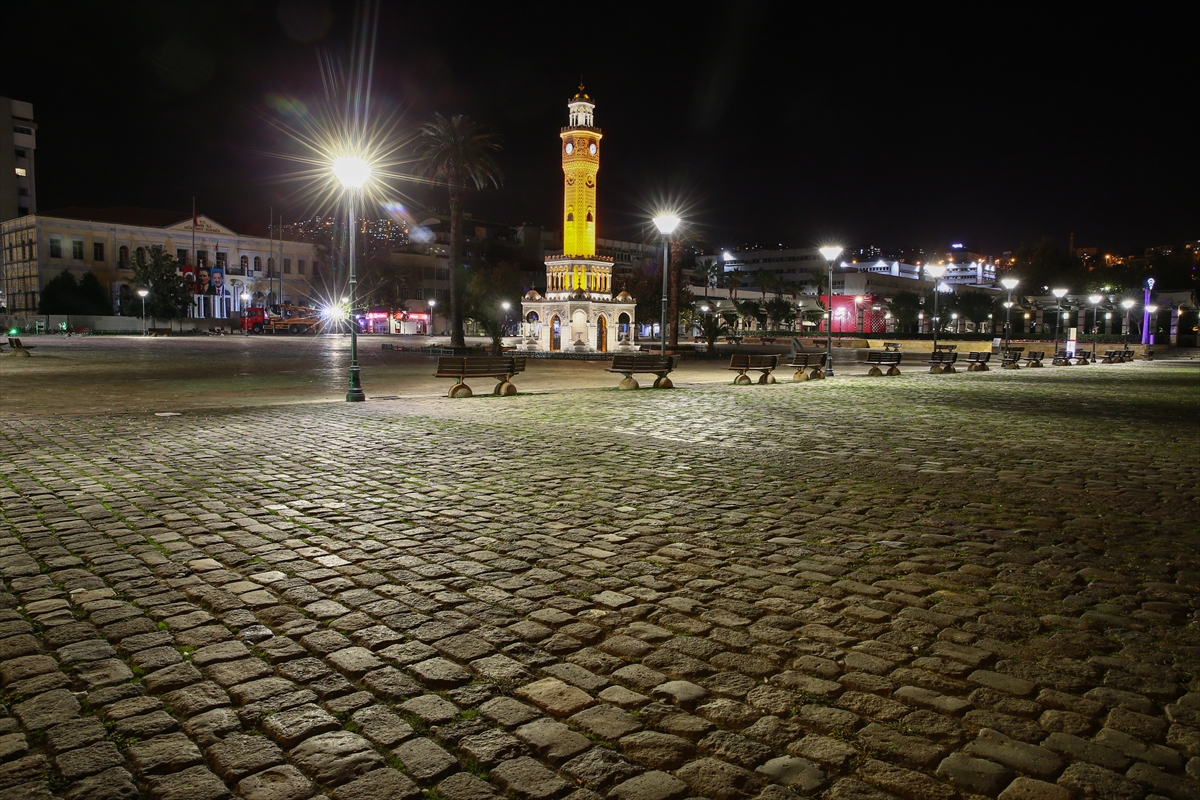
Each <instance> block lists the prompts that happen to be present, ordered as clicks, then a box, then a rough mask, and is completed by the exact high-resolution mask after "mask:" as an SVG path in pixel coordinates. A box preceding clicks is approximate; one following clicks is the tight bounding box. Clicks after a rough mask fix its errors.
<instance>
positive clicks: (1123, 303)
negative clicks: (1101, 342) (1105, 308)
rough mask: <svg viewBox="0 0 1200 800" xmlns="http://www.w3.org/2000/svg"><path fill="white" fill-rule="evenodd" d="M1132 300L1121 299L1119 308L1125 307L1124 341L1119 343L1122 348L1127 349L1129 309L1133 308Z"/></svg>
mask: <svg viewBox="0 0 1200 800" xmlns="http://www.w3.org/2000/svg"><path fill="white" fill-rule="evenodd" d="M1133 306H1134V301H1133V300H1122V301H1121V308H1123V309H1125V341H1123V342H1122V343H1121V349H1122V350H1128V349H1129V310H1130V309H1131V308H1133Z"/></svg>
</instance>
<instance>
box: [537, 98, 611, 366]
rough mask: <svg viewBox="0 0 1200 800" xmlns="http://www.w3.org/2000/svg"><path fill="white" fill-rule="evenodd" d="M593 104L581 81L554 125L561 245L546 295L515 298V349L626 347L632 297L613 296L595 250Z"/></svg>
mask: <svg viewBox="0 0 1200 800" xmlns="http://www.w3.org/2000/svg"><path fill="white" fill-rule="evenodd" d="M595 108H596V104H595V103H594V102H592V98H591V97H590V96H588V94H587V93H586V92H584V90H583V87H582V86H580V87H579V91H578V92H576V93H575V96H574V97H572V98H571V99H570V100H568V101H567V110H568V123H569V124H568V125H567V126H566V127H565V128H562V129H560V130H559V133H558V137H559V140H560V141H559V155H560V157H561V158H562V170H563V210H562V225H563V248H562V253H561V254H560V255H553V256H550V257H549V258H547V259H546V295H545V296H544V297H543V296H542V295H541V294H539V293H538V292H536V291H531V292H529V293H527V294H526V295H525V299H524V301H523V302H522V304H521V308H522V314H523V316H524V318H525V338H524V341H523V343H522V345H521V349H525V350H542V351H556V350H563V351H567V350H571V351H575V352H608V351H612V350H628V349H631V348H632V334H633V312H634V307H635V303H634V299H633V298H632V297H630V296H629V295H628V294H626V293H625V292H621V293H620V294H618V295H617V297H616V298H615V299H614V298H613V294H612V280H613V260H612V259H611V258H608V257H605V256H601V255H597V254H596V175H597V173H599V172H600V139H601V137H602V136H603V134H601V132H600V129H599V128H597V127H596V126H595V124H594V120H593V119H592V112H593V111H594V110H595Z"/></svg>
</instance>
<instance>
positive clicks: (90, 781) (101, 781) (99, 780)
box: [0, 767, 140, 800]
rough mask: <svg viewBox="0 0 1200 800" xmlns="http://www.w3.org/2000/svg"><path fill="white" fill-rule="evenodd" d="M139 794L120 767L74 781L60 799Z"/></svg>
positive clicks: (124, 799)
mask: <svg viewBox="0 0 1200 800" xmlns="http://www.w3.org/2000/svg"><path fill="white" fill-rule="evenodd" d="M139 794H140V793H139V792H138V788H137V786H136V785H135V784H134V782H133V776H132V775H130V774H129V771H128V770H126V769H124V768H122V767H112V768H111V769H106V770H104V771H103V772H99V773H97V774H95V775H91V776H89V777H87V778H83V779H82V780H79V781H76V782H75V784H74V785H73V786H71V787H70V788H69V789H67V790H66V791H65V792H64V793H63V794H62V797H63V798H65V800H109V799H110V798H111V800H133V798H136V797H138V796H139ZM0 796H3V795H0ZM31 797H34V795H32V794H31V795H27V796H26V797H24V798H22V800H29V798H31ZM47 797H49V795H47Z"/></svg>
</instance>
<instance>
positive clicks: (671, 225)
mask: <svg viewBox="0 0 1200 800" xmlns="http://www.w3.org/2000/svg"><path fill="white" fill-rule="evenodd" d="M682 221H683V220H681V219H680V218H679V217H677V216H675V215H674V214H660V215H658V216H657V217H655V218H654V219H653V222H654V227H656V228H658V232H659V233H661V234H662V237H663V267H662V274H663V291H662V324H661V325H660V327H659V333H658V338H659V353H660V354H662V355H664V356H665V355H666V354H667V270H669V269H670V264H671V234H672V233H674V232H675V229H676V228H678V227H679V223H680V222H682Z"/></svg>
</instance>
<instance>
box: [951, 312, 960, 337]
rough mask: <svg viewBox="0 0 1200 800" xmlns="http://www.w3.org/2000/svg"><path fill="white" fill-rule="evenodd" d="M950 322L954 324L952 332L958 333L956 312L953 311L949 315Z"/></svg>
mask: <svg viewBox="0 0 1200 800" xmlns="http://www.w3.org/2000/svg"><path fill="white" fill-rule="evenodd" d="M950 320H951V321H952V322H953V323H954V332H955V333H958V312H957V311H953V312H951V313H950Z"/></svg>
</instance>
